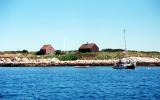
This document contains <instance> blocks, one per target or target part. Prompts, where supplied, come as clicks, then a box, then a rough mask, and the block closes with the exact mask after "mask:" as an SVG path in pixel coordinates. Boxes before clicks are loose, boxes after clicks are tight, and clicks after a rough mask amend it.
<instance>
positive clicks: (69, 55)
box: [0, 51, 160, 60]
mask: <svg viewBox="0 0 160 100" xmlns="http://www.w3.org/2000/svg"><path fill="white" fill-rule="evenodd" d="M7 54H8V55H7ZM10 54H12V55H10ZM17 54H20V56H19V57H28V58H33V59H40V58H44V59H47V58H58V59H60V60H77V59H80V60H105V59H119V58H123V57H124V53H123V51H103V52H102V51H101V52H88V53H80V52H77V51H68V52H64V53H61V54H59V53H58V54H49V55H36V52H28V53H23V52H19V51H7V52H0V57H3V55H4V56H5V57H6V56H8V57H9V56H12V57H13V56H14V55H15V56H17ZM128 56H129V57H151V58H160V52H144V51H129V52H128Z"/></svg>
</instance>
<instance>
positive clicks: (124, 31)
mask: <svg viewBox="0 0 160 100" xmlns="http://www.w3.org/2000/svg"><path fill="white" fill-rule="evenodd" d="M123 33H124V45H125V57H128V54H127V44H126V30H125V29H124V30H123Z"/></svg>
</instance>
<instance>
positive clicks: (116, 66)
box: [113, 64, 135, 69]
mask: <svg viewBox="0 0 160 100" xmlns="http://www.w3.org/2000/svg"><path fill="white" fill-rule="evenodd" d="M113 68H114V69H135V65H134V64H131V65H121V64H120V65H119V64H117V65H115V66H113Z"/></svg>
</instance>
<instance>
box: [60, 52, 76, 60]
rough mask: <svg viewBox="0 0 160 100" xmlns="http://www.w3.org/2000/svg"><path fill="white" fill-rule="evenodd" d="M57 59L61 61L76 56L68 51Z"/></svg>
mask: <svg viewBox="0 0 160 100" xmlns="http://www.w3.org/2000/svg"><path fill="white" fill-rule="evenodd" d="M59 59H60V60H62V61H69V60H77V59H78V56H77V55H76V54H75V53H68V54H64V55H62V56H60V57H59Z"/></svg>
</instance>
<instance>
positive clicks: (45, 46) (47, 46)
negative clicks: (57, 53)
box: [41, 44, 53, 49]
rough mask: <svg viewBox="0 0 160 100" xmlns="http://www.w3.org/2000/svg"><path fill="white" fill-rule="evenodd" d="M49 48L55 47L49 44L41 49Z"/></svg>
mask: <svg viewBox="0 0 160 100" xmlns="http://www.w3.org/2000/svg"><path fill="white" fill-rule="evenodd" d="M48 47H51V48H53V47H52V45H50V44H47V45H43V47H42V48H41V49H47V48H48Z"/></svg>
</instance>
